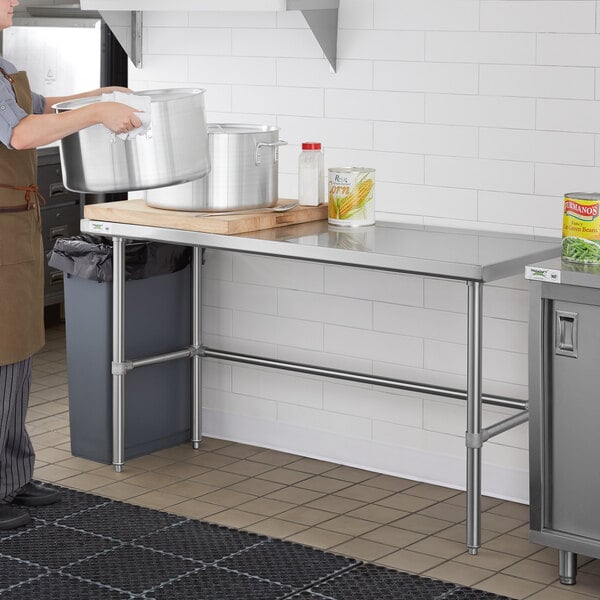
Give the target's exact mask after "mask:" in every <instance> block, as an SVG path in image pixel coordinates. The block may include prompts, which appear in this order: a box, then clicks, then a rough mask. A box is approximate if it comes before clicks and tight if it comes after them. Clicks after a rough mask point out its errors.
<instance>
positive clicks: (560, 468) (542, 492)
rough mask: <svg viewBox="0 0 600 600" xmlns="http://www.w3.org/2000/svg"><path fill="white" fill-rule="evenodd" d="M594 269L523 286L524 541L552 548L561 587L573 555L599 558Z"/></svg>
mask: <svg viewBox="0 0 600 600" xmlns="http://www.w3.org/2000/svg"><path fill="white" fill-rule="evenodd" d="M566 268H567V269H569V268H571V269H574V267H569V266H567V267H566ZM564 269H565V267H564V266H562V265H561V267H560V269H558V270H557V272H558V273H559V277H558V278H559V279H561V277H560V275H562V274H564V273H565V270H564ZM594 270H595V268H594V269H592V268H588V269H587V272H584V273H583V275H584V277H583V278H581V277H579V275H578V272H577V271H575V270H573V271H572V272H571V271H569V272H568V275H569V280H571V281H573V282H579V283H582V284H584V285H574V284H573V283H570V284H565V283H563V284H559V285H557V284H556V283H544V282H539V281H532V282H531V286H530V347H529V356H530V381H529V387H530V407H529V408H530V421H529V422H530V481H531V489H530V492H531V494H530V539H531V541H533V542H536V543H539V544H543V545H546V546H551V547H554V548H558V549H559V559H560V560H559V575H560V579H561V582H562V583H565V584H573V583H575V577H576V570H577V564H576V559H577V556H576V555H577V554H578V553H579V554H584V555H586V556H591V557H595V558H600V510H599V507H600V290H599V289H595V287H588V285H587V284H588V283H593V285H594V286H596V285H600V274H598V275H596V277H595V280H594V278H593V277H591V276H592V275H595V273H594ZM584 271H585V270H584ZM578 277H579V278H578ZM562 279H564V278H562Z"/></svg>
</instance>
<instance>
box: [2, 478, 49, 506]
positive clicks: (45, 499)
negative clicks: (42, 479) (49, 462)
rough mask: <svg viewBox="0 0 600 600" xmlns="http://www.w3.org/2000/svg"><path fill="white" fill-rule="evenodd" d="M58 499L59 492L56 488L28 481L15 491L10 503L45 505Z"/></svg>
mask: <svg viewBox="0 0 600 600" xmlns="http://www.w3.org/2000/svg"><path fill="white" fill-rule="evenodd" d="M59 500H60V492H59V491H58V490H55V489H54V488H51V487H48V486H46V485H42V484H41V483H33V481H30V482H29V483H27V484H25V485H24V486H23V487H22V488H21V489H20V490H19V491H18V492H17V495H16V496H15V497H14V500H13V501H12V503H13V504H19V505H21V506H46V505H48V504H54V503H55V502H58V501H59Z"/></svg>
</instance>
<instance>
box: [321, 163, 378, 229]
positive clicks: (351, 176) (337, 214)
mask: <svg viewBox="0 0 600 600" xmlns="http://www.w3.org/2000/svg"><path fill="white" fill-rule="evenodd" d="M328 201H329V219H328V221H329V223H331V224H332V225H338V226H343V227H360V226H362V225H373V224H374V223H375V169H368V168H364V167H339V168H337V167H336V168H331V169H329V182H328Z"/></svg>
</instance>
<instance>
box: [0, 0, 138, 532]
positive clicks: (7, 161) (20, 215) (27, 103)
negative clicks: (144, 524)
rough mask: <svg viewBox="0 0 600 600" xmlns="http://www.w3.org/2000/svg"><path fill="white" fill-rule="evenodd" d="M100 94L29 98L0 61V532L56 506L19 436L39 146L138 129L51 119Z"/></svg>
mask: <svg viewBox="0 0 600 600" xmlns="http://www.w3.org/2000/svg"><path fill="white" fill-rule="evenodd" d="M18 4H19V0H0V29H6V28H7V27H10V26H11V25H12V19H13V9H14V7H15V6H17V5H18ZM115 89H119V90H121V91H129V90H127V89H126V88H102V89H99V90H93V91H90V92H85V93H82V94H76V95H73V96H66V97H60V98H44V97H43V96H40V95H39V94H36V93H33V92H31V90H30V88H29V83H28V81H27V75H26V73H25V72H24V71H17V69H16V68H15V66H14V65H12V64H11V63H9V62H8V61H6V60H4V59H3V58H2V57H0V142H1V143H0V529H12V528H14V527H20V526H22V525H25V524H27V523H28V522H29V520H30V516H29V513H28V512H27V510H26V509H24V508H21V507H23V506H42V505H45V504H52V503H53V502H57V501H58V500H59V499H60V495H59V493H58V492H57V491H56V490H53V489H52V488H49V487H47V486H43V485H40V484H35V483H33V482H32V481H31V478H32V475H33V465H34V459H35V454H34V451H33V447H32V445H31V441H30V439H29V436H28V434H27V432H26V430H25V417H26V414H27V404H28V400H29V387H30V383H31V357H32V355H33V354H34V353H35V352H37V351H38V350H40V348H42V346H43V345H44V320H43V249H42V238H41V224H40V208H39V206H40V205H39V203H40V200H41V198H40V196H39V194H38V189H37V185H36V177H37V164H36V163H37V152H36V148H37V147H38V146H43V145H45V144H48V143H50V142H54V141H56V140H58V139H61V138H63V137H64V136H66V135H69V134H71V133H75V132H76V131H79V130H80V129H83V128H85V127H89V126H91V125H95V124H103V125H104V126H105V127H107V128H108V129H110V130H111V131H113V132H115V133H124V132H127V131H130V130H132V129H134V128H136V127H139V126H141V121H140V119H139V117H138V116H137V114H136V112H135V110H134V109H132V108H131V107H130V106H127V105H125V104H120V103H117V102H96V103H93V104H91V105H88V106H84V107H81V108H79V109H76V110H70V111H65V112H62V113H59V114H56V113H54V112H53V110H52V105H53V104H54V103H56V102H61V101H64V100H71V99H75V98H83V97H86V96H97V95H99V94H101V93H103V92H111V91H114V90H115Z"/></svg>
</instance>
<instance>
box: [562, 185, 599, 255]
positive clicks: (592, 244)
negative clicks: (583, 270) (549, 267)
mask: <svg viewBox="0 0 600 600" xmlns="http://www.w3.org/2000/svg"><path fill="white" fill-rule="evenodd" d="M562 234H563V235H562V258H563V260H566V261H569V262H574V263H584V264H600V194H584V193H579V192H574V193H570V194H565V204H564V213H563V231H562Z"/></svg>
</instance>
